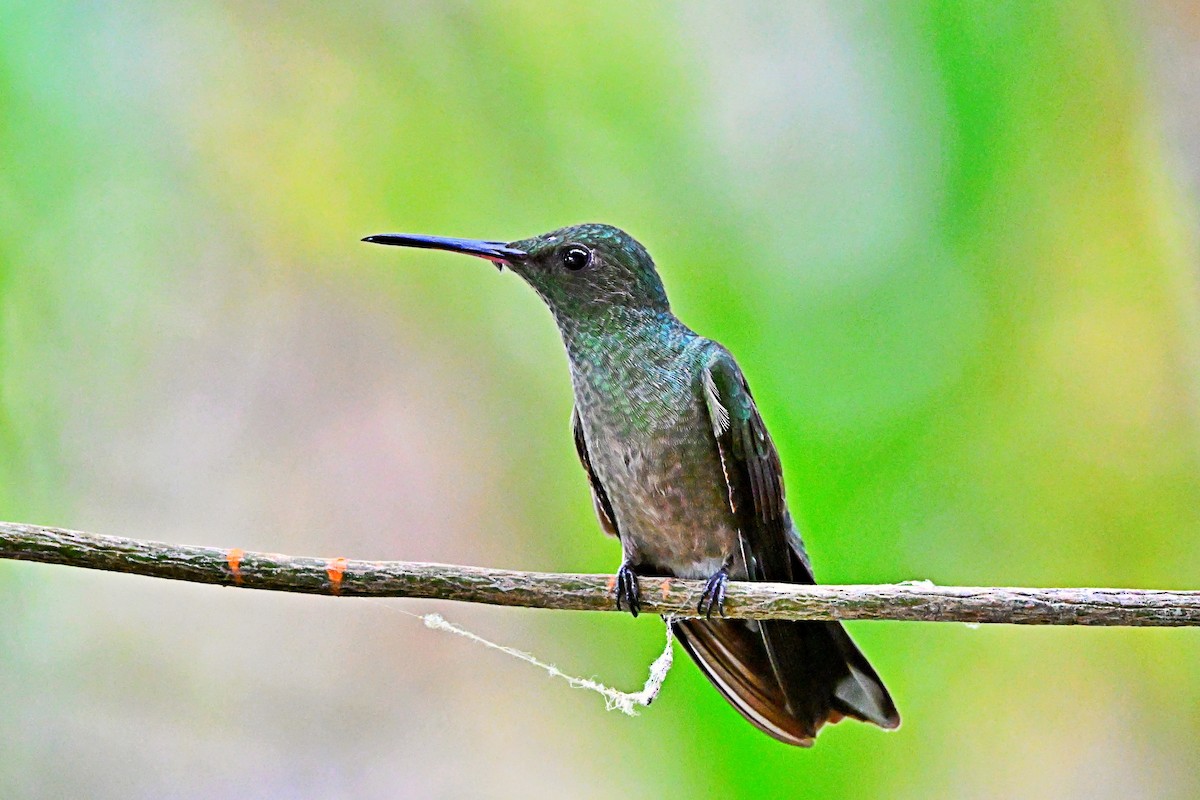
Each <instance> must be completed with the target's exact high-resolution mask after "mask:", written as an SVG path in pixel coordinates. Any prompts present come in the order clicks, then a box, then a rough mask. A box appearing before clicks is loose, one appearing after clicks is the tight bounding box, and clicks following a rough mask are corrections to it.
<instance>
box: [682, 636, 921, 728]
mask: <svg viewBox="0 0 1200 800" xmlns="http://www.w3.org/2000/svg"><path fill="white" fill-rule="evenodd" d="M673 625H674V628H675V633H676V635H677V636H678V637H679V640H680V642H681V643H682V644H683V646H684V649H685V650H687V652H688V654H689V655H691V657H692V658H693V659H694V660H695V661H696V663H697V664H698V665H699V666H700V669H701V670H702V671H703V672H704V674H705V675H706V676H707V677H708V679H709V680H710V681H712V683H713V685H715V686H716V687H717V689H719V690H720V692H721V694H723V695H724V696H725V698H726V699H727V700H728V701H729V702H730V703H731V704H732V705H733V706H734V708H736V709H737V710H738V711H739V712H741V714H742V715H743V716H744V717H746V719H748V720H749V721H750V722H752V723H753V724H754V725H756V726H757V727H758V728H760V729H761V730H763V731H764V732H766V733H767V734H769V735H771V736H773V737H775V738H776V739H779V740H780V741H782V742H787V743H788V744H794V745H798V746H800V747H811V746H812V744H813V739H814V737H815V736H816V735H817V731H819V730H820V729H821V726H823V725H825V724H826V723H835V722H838V721H839V720H841V719H842V718H843V717H853V718H855V719H859V720H862V721H864V722H872V723H874V724H876V725H879V726H880V727H883V728H895V727H897V726H898V725H899V724H900V715H899V714H898V713H897V711H896V706H895V705H894V704H893V703H892V699H891V697H890V696H889V695H888V692H887V689H885V688H884V686H883V683H882V682H881V681H880V680H879V676H878V675H876V674H875V670H874V669H872V668H871V665H870V664H869V663H867V660H866V658H865V657H864V656H863V655H862V653H860V652H859V650H858V648H857V647H855V645H854V643H853V642H852V641H851V640H850V637H849V635H847V634H846V632H845V630H844V629H843V628H842V626H841V625H840V624H839V623H836V622H791V621H780V620H772V621H764V622H754V621H746V620H701V619H687V620H679V621H676V622H674V623H673ZM768 642H770V643H771V647H770V648H769V647H768V644H767V643H768ZM771 650H773V651H774V652H773V653H772V652H771Z"/></svg>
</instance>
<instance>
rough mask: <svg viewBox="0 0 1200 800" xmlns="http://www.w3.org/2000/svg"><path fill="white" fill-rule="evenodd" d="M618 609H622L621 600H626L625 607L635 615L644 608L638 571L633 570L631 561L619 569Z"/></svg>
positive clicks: (617, 587)
mask: <svg viewBox="0 0 1200 800" xmlns="http://www.w3.org/2000/svg"><path fill="white" fill-rule="evenodd" d="M615 591H616V595H617V611H620V610H621V601H624V602H625V607H626V608H628V609H629V613H630V614H633V615H634V616H635V617H636V616H637V615H638V612H639V611H641V610H642V602H641V593H640V591H639V590H638V578H637V573H636V572H634V571H633V567H631V566H630V565H629V562H625V563H624V564H622V565H621V568H620V569H619V570H617V586H616V590H615Z"/></svg>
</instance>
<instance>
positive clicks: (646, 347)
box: [557, 306, 696, 392]
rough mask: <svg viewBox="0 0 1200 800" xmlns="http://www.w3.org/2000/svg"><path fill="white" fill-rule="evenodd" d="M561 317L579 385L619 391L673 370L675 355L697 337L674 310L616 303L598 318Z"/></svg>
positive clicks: (575, 377)
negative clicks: (590, 385) (652, 376)
mask: <svg viewBox="0 0 1200 800" xmlns="http://www.w3.org/2000/svg"><path fill="white" fill-rule="evenodd" d="M557 321H558V327H559V332H560V333H561V334H562V339H563V344H564V345H565V346H566V349H567V357H568V359H569V360H570V362H571V374H572V376H573V378H574V380H575V382H576V384H577V388H578V383H579V382H580V381H591V382H593V383H598V384H600V385H601V386H607V387H610V388H612V390H613V391H614V392H620V391H622V387H626V388H627V387H629V386H630V385H632V384H636V383H637V382H639V380H640V379H642V378H643V377H645V376H647V375H649V374H653V373H655V372H660V371H662V370H666V369H670V365H671V364H672V363H673V361H674V359H675V356H676V355H677V354H678V353H679V352H680V351H681V350H682V349H683V348H684V347H685V346H686V345H687V344H688V343H689V342H690V341H692V340H693V339H695V338H696V334H695V333H694V332H692V331H691V330H690V329H689V328H688V327H687V326H686V325H684V324H683V323H682V322H680V321H679V320H678V319H677V318H676V317H675V315H674V314H672V313H671V312H670V311H664V310H657V309H635V308H627V307H622V306H614V307H612V308H610V309H606V310H605V311H604V312H602V313H600V314H597V315H594V316H588V317H572V318H569V319H563V318H559V319H558V320H557Z"/></svg>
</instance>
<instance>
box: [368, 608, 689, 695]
mask: <svg viewBox="0 0 1200 800" xmlns="http://www.w3.org/2000/svg"><path fill="white" fill-rule="evenodd" d="M372 602H374V603H378V604H379V605H381V606H383V607H384V608H386V609H388V610H389V611H395V612H396V613H398V614H403V615H404V616H406V617H415V618H416V619H419V620H421V621H422V622H424V623H425V627H427V628H430V629H432V630H435V631H447V632H449V633H454V634H457V635H459V636H462V637H463V638H465V639H470V640H471V641H472V642H475V643H477V644H481V645H483V646H484V647H488V648H491V649H492V650H499V651H500V652H501V653H505V654H507V655H510V656H512V657H513V658H519V659H520V660H522V661H524V662H525V663H527V664H533V665H534V666H535V667H538V668H539V669H542V670H545V671H546V673H547V674H549V675H550V676H551V677H553V678H562V679H563V680H564V681H566V682H567V684H568V685H569V686H571V687H572V688H574V689H589V690H591V691H593V692H596V693H598V694H600V695H602V696H603V697H604V706H605V708H607V709H608V710H609V711H613V710H616V711H620V712H622V713H624V714H628V715H629V716H631V717H636V716H637V715H638V713H637V710H636V709H635V708H634V706H648V705H650V704H651V703H653V702H654V698H656V697H658V693H659V691H661V689H662V685H663V681H665V680H666V679H667V673H668V672H670V671H671V662H672V660H673V657H674V652H673V650H672V647H671V645H672V644H673V643H674V642H675V633H674V631H672V630H671V623H672V622H674V621H675V618H674V617H665V618H664V621H665V622H666V623H667V644H666V646H665V647H663V651H662V654H661V655H659V657H658V658H656V659H654V663H653V664H651V665H650V675H649V677H647V678H646V683H645V685H644V686H642V690H641V691H640V692H621V691H617V690H616V689H613V688H611V687H608V686H605V685H604V684H603V683H599V682H597V681H593V680H588V679H587V678H576V677H575V676H574V675H568V674H566V673H565V672H563V671H562V670H560V669H559V668H558V667H556V666H554V665H553V664H547V663H546V662H544V661H541V660H539V659H538V658H536V657H535V656H532V655H530V654H529V653H525V652H523V651H521V650H517V649H515V648H512V647H505V646H504V645H499V644H496V643H495V642H490V641H488V640H487V639H485V638H483V637H482V636H479V635H478V634H474V633H471V632H470V631H469V630H466V629H465V628H460V627H458V626H457V625H455V624H454V623H452V622H447V621H446V618H445V617H443V616H442V615H441V614H414V613H412V612H411V611H405V610H404V609H402V608H396V607H395V606H389V605H388V604H387V603H385V602H384V601H382V600H379V599H372Z"/></svg>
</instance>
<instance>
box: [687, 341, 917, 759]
mask: <svg viewBox="0 0 1200 800" xmlns="http://www.w3.org/2000/svg"><path fill="white" fill-rule="evenodd" d="M702 380H703V391H704V397H705V400H706V403H707V406H708V412H709V419H710V421H711V423H712V429H713V435H714V437H715V438H716V441H717V449H718V452H719V454H720V456H721V466H722V468H723V469H724V473H725V481H726V487H727V489H728V494H729V507H730V509H731V510H732V511H733V513H734V516H735V517H736V519H737V523H738V529H739V534H740V541H741V549H742V555H743V558H744V560H745V563H746V569H747V572H748V573H749V578H750V580H755V581H777V582H787V583H813V582H814V579H813V575H812V572H811V570H810V568H809V566H808V559H807V557H806V556H805V554H804V550H803V546H802V545H801V544H800V539H799V536H798V535H797V534H796V532H795V530H794V526H793V524H792V520H791V517H790V516H789V515H788V512H787V507H786V505H785V504H784V495H783V470H782V467H781V466H780V462H779V454H778V453H777V452H776V450H775V445H774V443H773V442H772V441H771V436H770V434H768V433H767V428H766V426H765V425H764V424H763V420H762V417H761V416H760V415H759V413H758V408H757V407H756V406H755V404H754V398H753V397H752V396H751V395H750V389H749V387H748V386H747V384H746V379H745V377H744V376H743V375H742V371H741V369H739V368H738V365H737V363H736V362H735V361H734V360H733V357H732V356H731V355H730V354H729V352H728V351H727V350H725V348H723V347H721V346H719V345H718V346H715V347H714V348H713V349H712V351H711V353H710V355H709V358H708V360H707V363H706V366H705V370H704V373H703V375H702ZM678 625H679V629H680V631H681V634H682V635H681V639H682V640H683V641H684V645H685V646H686V647H687V648H688V650H689V652H691V653H692V655H693V656H694V657H695V658H696V660H697V661H698V662H699V663H700V666H701V668H702V669H704V671H705V672H706V673H707V674H708V676H709V678H710V679H712V681H713V682H714V683H715V684H716V685H717V687H718V688H720V689H721V691H722V693H723V694H725V696H726V697H727V698H729V700H730V701H731V702H732V703H733V704H734V706H735V707H736V708H738V710H739V711H741V712H742V714H744V715H745V716H746V717H747V718H748V719H750V720H751V721H752V722H754V723H755V724H756V725H758V726H759V727H761V728H762V729H763V730H765V731H767V732H768V733H770V734H772V735H773V736H775V737H777V738H779V739H782V740H783V741H788V742H792V743H793V744H808V743H811V740H812V737H813V736H815V735H816V732H817V730H818V729H820V727H821V726H822V725H823V724H825V723H826V722H836V721H837V720H839V719H841V718H842V717H843V716H846V715H849V716H854V717H857V718H859V719H867V720H870V721H872V722H875V723H877V724H880V725H884V726H885V727H895V726H896V725H897V724H899V716H898V715H896V712H895V707H894V706H893V705H892V703H891V699H890V698H889V697H888V696H887V691H886V689H884V688H883V684H882V683H880V682H879V678H878V676H876V675H875V672H874V670H872V669H871V667H870V665H869V664H868V663H867V662H866V659H865V658H863V656H862V655H861V654H860V653H859V652H858V649H857V648H856V647H855V646H854V644H853V642H851V641H850V638H849V637H848V636H847V635H846V633H845V631H844V630H842V628H841V626H840V625H839V624H838V623H835V622H792V621H783V620H764V621H760V622H757V623H744V622H735V621H733V620H722V621H720V622H719V623H717V622H716V621H713V622H708V621H705V620H686V621H682V622H680V623H678ZM764 671H766V672H768V675H767V676H763V675H762V674H761V673H762V672H764ZM755 673H757V674H755ZM772 679H773V680H772Z"/></svg>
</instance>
